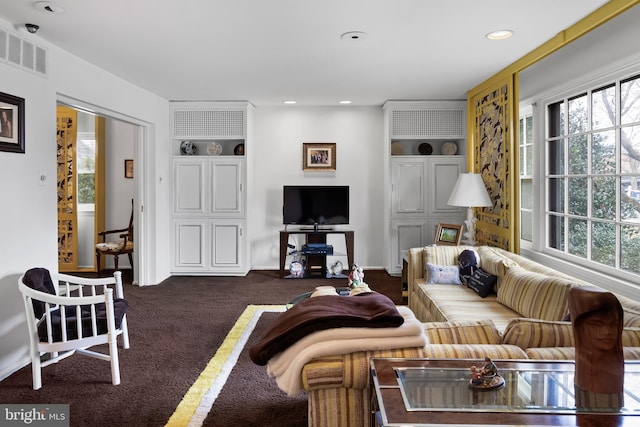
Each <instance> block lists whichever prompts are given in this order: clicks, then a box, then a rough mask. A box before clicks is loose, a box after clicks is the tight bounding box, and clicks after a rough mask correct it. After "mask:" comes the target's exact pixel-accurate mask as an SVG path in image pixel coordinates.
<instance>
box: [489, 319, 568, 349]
mask: <svg viewBox="0 0 640 427" xmlns="http://www.w3.org/2000/svg"><path fill="white" fill-rule="evenodd" d="M502 343H503V344H513V345H517V346H518V347H520V348H521V349H523V350H526V349H528V348H537V347H573V346H574V345H575V342H574V340H573V326H572V325H571V322H552V321H548V320H539V319H526V318H519V319H513V320H511V321H510V322H509V324H508V325H507V327H506V329H505V330H504V333H503V334H502Z"/></svg>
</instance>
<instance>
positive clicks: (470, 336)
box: [424, 320, 502, 344]
mask: <svg viewBox="0 0 640 427" xmlns="http://www.w3.org/2000/svg"><path fill="white" fill-rule="evenodd" d="M424 330H425V333H426V334H427V338H428V339H429V343H430V344H500V343H501V341H502V338H501V337H500V331H498V329H497V328H496V326H495V325H494V323H493V322H492V321H491V320H482V321H466V322H465V321H463V322H428V323H425V324H424Z"/></svg>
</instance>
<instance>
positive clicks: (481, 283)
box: [467, 268, 498, 298]
mask: <svg viewBox="0 0 640 427" xmlns="http://www.w3.org/2000/svg"><path fill="white" fill-rule="evenodd" d="M497 281H498V276H494V275H493V274H489V273H487V272H486V271H484V270H482V269H481V268H477V269H476V270H475V271H474V272H473V274H472V275H471V276H469V278H468V279H467V286H468V287H469V289H471V290H473V291H474V292H475V293H477V294H478V295H480V296H481V297H482V298H486V296H487V295H489V294H490V293H491V292H492V291H493V287H494V286H495V284H496V282H497Z"/></svg>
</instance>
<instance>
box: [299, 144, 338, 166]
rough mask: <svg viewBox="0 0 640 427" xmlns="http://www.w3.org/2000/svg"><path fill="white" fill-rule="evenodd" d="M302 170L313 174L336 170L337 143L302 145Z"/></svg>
mask: <svg viewBox="0 0 640 427" xmlns="http://www.w3.org/2000/svg"><path fill="white" fill-rule="evenodd" d="M302 170H304V171H307V172H308V171H313V172H324V171H335V170H336V143H335V142H327V143H316V142H304V143H302Z"/></svg>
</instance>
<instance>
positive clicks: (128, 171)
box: [124, 159, 133, 178]
mask: <svg viewBox="0 0 640 427" xmlns="http://www.w3.org/2000/svg"><path fill="white" fill-rule="evenodd" d="M124 177H125V178H133V159H126V160H125V161H124Z"/></svg>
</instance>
